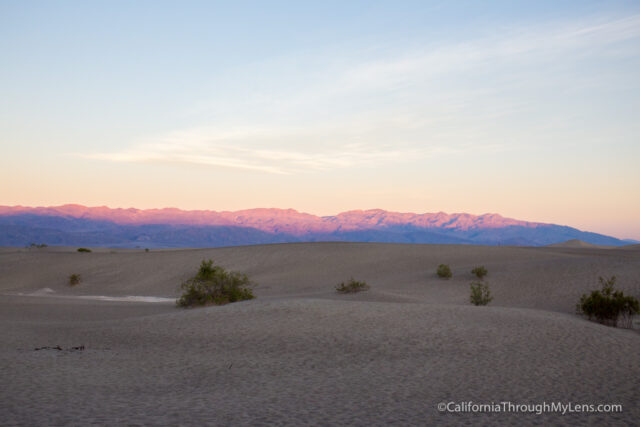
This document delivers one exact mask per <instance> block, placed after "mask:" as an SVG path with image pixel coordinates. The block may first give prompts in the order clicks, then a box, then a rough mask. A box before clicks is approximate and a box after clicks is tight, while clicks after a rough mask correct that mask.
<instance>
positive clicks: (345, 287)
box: [336, 277, 369, 294]
mask: <svg viewBox="0 0 640 427" xmlns="http://www.w3.org/2000/svg"><path fill="white" fill-rule="evenodd" d="M367 289H369V285H367V282H365V281H359V280H355V279H354V278H353V277H352V278H351V279H349V281H348V282H347V283H344V282H342V283H339V284H337V285H336V291H338V292H340V293H343V294H352V293H355V292H360V291H366V290H367Z"/></svg>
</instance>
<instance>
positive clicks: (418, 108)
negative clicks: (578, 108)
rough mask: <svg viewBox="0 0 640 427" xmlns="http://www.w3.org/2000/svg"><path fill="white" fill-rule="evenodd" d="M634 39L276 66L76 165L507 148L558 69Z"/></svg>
mask: <svg viewBox="0 0 640 427" xmlns="http://www.w3.org/2000/svg"><path fill="white" fill-rule="evenodd" d="M639 37H640V16H637V15H636V16H629V17H624V18H620V19H609V20H605V19H591V20H584V21H582V22H577V23H557V24H553V25H549V24H545V25H539V26H536V27H530V28H525V29H520V28H511V29H503V30H502V31H499V32H497V33H496V34H495V35H493V36H491V35H490V36H486V37H484V38H480V39H474V40H468V41H466V42H449V43H447V44H441V45H435V46H434V45H429V44H425V46H423V47H420V48H416V47H415V46H414V47H413V48H406V49H399V48H397V47H394V48H392V49H380V50H375V49H374V50H373V51H372V53H369V54H366V55H360V56H358V55H355V57H356V58H357V59H351V58H350V57H349V54H348V53H345V52H342V53H339V52H338V53H336V52H329V53H325V54H321V55H320V57H313V58H310V57H304V56H302V57H295V58H285V59H282V58H280V59H278V60H274V61H273V62H271V63H267V64H264V65H263V66H262V67H261V69H260V72H261V73H262V74H263V76H262V75H261V79H258V80H259V82H258V83H255V82H254V81H253V80H254V79H253V74H252V73H253V72H254V71H251V72H249V71H246V72H245V74H242V73H240V74H239V75H238V76H233V77H230V78H229V81H228V83H229V86H230V87H231V88H232V89H228V91H229V92H228V93H225V94H224V95H226V96H221V97H220V99H223V100H224V103H223V102H219V103H216V102H213V103H212V108H211V111H212V113H211V114H209V118H206V117H205V118H201V119H200V120H201V121H204V122H205V123H206V125H205V126H194V127H193V128H190V129H185V130H180V131H177V132H173V133H171V134H169V135H161V136H159V137H150V138H146V139H145V140H143V141H138V142H134V143H133V144H132V145H131V146H130V147H129V148H126V149H123V150H121V151H116V152H111V153H85V154H83V156H84V157H87V158H93V159H102V160H108V161H114V162H136V163H143V162H168V163H189V164H198V165H207V166H212V167H225V168H235V169H243V170H252V171H259V172H264V173H272V174H295V173H302V172H305V171H328V170H333V169H337V168H347V167H357V166H362V165H378V164H389V163H390V162H404V161H408V160H413V159H417V158H427V157H430V156H435V155H442V154H456V153H468V152H469V151H470V150H496V149H498V150H499V149H505V146H504V143H503V142H502V141H504V140H509V141H511V142H510V144H511V145H512V147H511V148H512V149H513V148H514V147H513V146H514V145H515V144H516V143H515V142H513V141H516V142H517V143H524V142H525V141H526V142H527V143H529V142H530V141H529V138H530V134H531V129H528V128H527V127H526V126H522V127H521V129H520V130H519V132H520V133H519V134H513V133H512V134H508V133H507V132H508V131H507V130H505V129H506V128H508V125H502V122H501V120H502V119H503V118H505V117H506V118H508V117H509V116H510V115H514V114H517V113H518V112H521V111H524V110H526V109H529V110H532V109H537V111H536V112H537V113H538V115H544V111H541V110H540V108H541V105H533V106H532V105H531V103H530V102H525V101H523V100H522V98H523V95H524V97H527V96H528V97H530V98H535V97H538V96H540V93H542V92H544V90H549V89H548V87H549V86H550V85H551V86H552V87H553V85H555V87H561V88H562V87H564V86H573V87H578V86H579V84H578V83H577V82H576V81H575V80H576V77H575V75H574V74H571V73H564V74H563V71H562V69H561V68H558V66H556V64H563V63H567V62H568V58H573V59H576V58H584V57H591V58H592V59H594V58H595V59H596V60H598V59H600V60H604V58H606V57H607V55H611V54H612V53H611V51H610V50H609V49H608V48H609V47H610V46H611V45H612V44H616V43H621V46H619V47H620V48H619V49H617V50H616V51H615V52H616V53H615V54H617V55H625V54H629V55H637V54H638V51H639V50H640V49H639V47H638V44H637V43H633V44H631V46H630V45H624V42H625V41H628V40H634V39H638V38H639ZM367 55H368V56H367ZM318 64H325V65H324V68H322V69H318V68H317V65H318ZM314 67H315V68H314ZM292 69H293V70H298V71H292ZM589 81H592V82H597V81H598V79H590V78H589V76H586V77H584V79H583V81H582V82H581V84H582V85H584V84H586V83H585V82H589ZM234 85H235V86H234ZM234 88H235V89H234ZM234 90H235V91H236V92H234ZM581 90H586V89H585V87H582V88H581ZM204 116H207V115H206V114H205V115H204ZM504 123H507V121H505V122H504ZM545 126H549V121H546V122H545Z"/></svg>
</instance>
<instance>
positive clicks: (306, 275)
mask: <svg viewBox="0 0 640 427" xmlns="http://www.w3.org/2000/svg"><path fill="white" fill-rule="evenodd" d="M209 258H212V259H214V261H215V262H216V263H217V264H221V265H223V266H224V267H226V268H229V269H232V270H238V271H243V272H246V273H247V274H249V275H250V276H251V278H252V279H253V280H254V281H256V282H257V283H258V284H259V285H258V286H257V287H256V288H255V294H256V295H257V299H255V300H252V301H248V302H242V303H235V304H229V305H226V306H221V307H209V308H202V309H189V310H185V309H178V308H176V307H175V305H174V303H173V302H172V300H171V299H173V298H175V297H177V296H178V286H179V284H180V283H181V282H182V281H183V280H184V279H186V278H188V277H189V276H191V275H193V274H194V273H195V272H196V270H197V268H198V265H199V264H200V261H201V260H203V259H209ZM440 263H447V264H449V265H450V266H451V267H452V269H453V272H454V277H453V278H452V279H451V280H448V281H447V280H441V279H439V278H437V276H436V275H435V270H436V268H437V266H438V264H440ZM477 265H484V266H485V267H487V269H488V270H489V276H488V277H487V280H488V281H489V283H490V286H491V290H492V293H493V295H494V301H493V302H492V303H491V305H490V306H488V307H474V306H471V305H470V304H469V302H468V298H469V283H470V282H471V281H472V280H473V277H472V276H471V274H470V270H471V269H472V268H473V267H474V266H477ZM72 273H78V274H80V275H81V276H82V278H83V282H82V283H81V284H80V285H78V286H76V287H73V288H71V287H69V285H68V277H69V275H70V274H72ZM613 274H615V275H616V276H617V277H618V285H617V287H618V288H620V289H622V290H624V291H625V293H631V294H633V295H636V296H640V248H638V247H632V248H619V249H598V248H562V247H560V248H558V247H555V248H518V247H482V246H460V245H400V244H371V243H367V244H364V243H362V244H361V243H304V244H283V245H263V246H247V247H236V248H218V249H197V250H166V251H151V252H149V253H146V252H144V251H143V250H116V251H112V250H109V249H98V250H95V251H94V252H93V253H89V254H82V253H77V252H75V248H45V249H32V250H27V249H16V248H3V249H0V339H1V341H2V346H1V347H0V425H3V426H7V425H63V424H76V425H86V424H88V423H96V424H108V425H117V424H133V425H135V424H156V425H157V424H173V425H176V424H182V425H202V424H211V425H242V424H251V425H268V424H278V425H283V424H285V425H344V424H353V425H386V424H396V425H460V424H462V425H476V424H478V425H486V424H496V425H531V424H533V425H592V424H598V425H634V423H637V422H638V420H640V405H639V404H638V401H639V398H640V333H639V330H640V325H639V324H638V323H636V325H635V328H634V330H625V329H615V328H610V327H606V326H602V325H599V324H596V323H593V322H588V321H586V320H584V319H582V318H580V317H578V316H576V315H575V314H574V311H575V304H576V302H577V301H578V299H579V297H580V295H581V294H582V293H585V292H588V291H589V290H591V289H595V288H597V287H598V282H597V278H598V276H599V275H603V276H605V275H606V276H610V275H613ZM351 276H353V277H355V278H356V279H362V280H366V281H367V282H368V283H369V285H370V286H371V290H370V291H367V292H363V293H360V294H355V295H339V294H336V293H335V291H334V289H333V288H334V286H335V284H337V283H338V282H340V281H344V280H347V279H349V278H350V277H351ZM79 296H83V297H85V298H78V297H79ZM87 296H91V297H116V299H117V298H118V297H131V296H135V297H155V298H157V299H156V300H155V301H156V302H141V301H144V300H141V299H137V300H136V299H135V298H133V299H131V298H130V299H129V300H128V301H124V300H123V301H119V300H115V301H113V300H105V299H104V298H102V300H94V299H88V298H86V297H87ZM163 298H169V299H168V300H163ZM636 322H637V321H636ZM56 346H60V348H62V350H57V349H54V348H53V347H56ZM82 346H84V348H83V349H75V350H74V349H73V348H74V347H82ZM40 347H52V348H50V349H42V350H38V351H36V350H34V349H35V348H40ZM470 401H471V402H473V403H475V404H492V403H493V404H495V406H497V405H502V404H501V402H510V403H511V405H527V404H528V405H533V404H538V405H541V404H543V403H545V402H546V403H547V404H549V405H551V404H552V403H554V402H561V403H563V404H565V405H566V404H593V405H598V404H620V405H622V412H612V413H577V412H573V413H566V414H564V415H563V414H562V413H561V412H545V413H542V414H536V413H535V410H537V409H539V408H540V407H538V408H535V410H534V413H523V412H502V411H500V412H496V409H495V406H494V407H493V408H494V412H493V413H490V412H485V413H471V412H457V413H454V412H441V411H439V410H438V403H440V402H445V403H449V402H453V404H451V405H449V406H450V408H451V409H452V410H455V409H456V404H459V405H460V406H459V407H458V408H460V410H464V409H465V408H464V405H463V402H464V404H465V405H468V402H470ZM506 405H507V407H508V406H510V405H508V404H506ZM500 409H502V406H501V407H500ZM573 409H575V407H574V408H573Z"/></svg>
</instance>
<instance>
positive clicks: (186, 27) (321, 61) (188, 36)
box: [0, 1, 640, 239]
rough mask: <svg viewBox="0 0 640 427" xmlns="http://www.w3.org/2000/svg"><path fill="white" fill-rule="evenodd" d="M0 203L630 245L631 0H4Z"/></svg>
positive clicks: (639, 183) (637, 51) (635, 15)
mask: <svg viewBox="0 0 640 427" xmlns="http://www.w3.org/2000/svg"><path fill="white" fill-rule="evenodd" d="M0 57H2V67H0V94H1V95H2V96H1V97H0V138H1V141H2V143H1V146H0V167H1V168H2V169H1V170H0V179H1V180H2V184H0V185H2V191H1V193H0V204H8V205H14V204H23V205H50V204H60V203H82V204H87V205H108V206H112V207H130V206H135V207H139V208H148V207H164V206H176V207H180V208H185V209H193V208H198V209H215V210H235V209H242V208H252V207H281V208H289V207H291V208H295V209H298V210H302V211H307V212H312V213H317V214H333V213H337V212H339V211H343V210H347V209H365V208H382V209H389V210H396V211H414V212H435V211H446V212H470V213H475V214H481V213H485V212H498V213H500V214H503V215H505V216H511V217H516V218H519V219H527V220H534V221H542V222H554V223H560V224H567V225H572V226H575V227H579V228H582V229H587V230H590V231H598V232H602V233H607V234H612V235H616V236H619V237H631V238H636V239H640V221H639V220H638V218H640V197H638V194H640V172H639V170H640V168H638V161H639V160H640V141H639V137H638V135H640V117H639V116H640V113H639V112H640V79H639V77H638V76H639V75H640V74H639V73H638V70H640V3H638V2H587V1H580V2H569V1H567V2H506V1H505V2H455V3H454V2H424V1H421V2H409V1H406V2H391V1H388V2H372V1H368V2H158V1H153V2H144V1H136V2H115V1H109V2H106V1H105V2H29V1H24V2H16V1H0Z"/></svg>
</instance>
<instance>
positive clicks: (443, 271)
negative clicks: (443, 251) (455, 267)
mask: <svg viewBox="0 0 640 427" xmlns="http://www.w3.org/2000/svg"><path fill="white" fill-rule="evenodd" d="M436 273H437V274H438V277H440V278H442V279H450V278H451V276H453V274H452V273H451V268H450V267H449V266H448V265H447V264H440V265H439V266H438V271H437V272H436Z"/></svg>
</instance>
